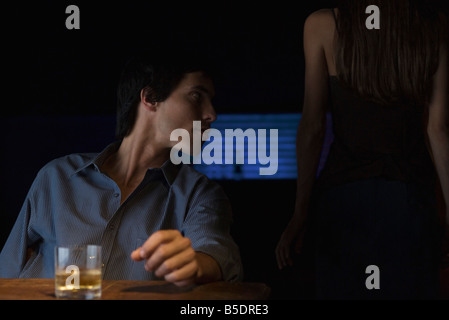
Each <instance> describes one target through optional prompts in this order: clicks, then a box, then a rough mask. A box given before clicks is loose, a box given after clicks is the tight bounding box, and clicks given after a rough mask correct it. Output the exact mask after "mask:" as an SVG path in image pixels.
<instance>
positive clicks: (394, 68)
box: [335, 0, 447, 104]
mask: <svg viewBox="0 0 449 320" xmlns="http://www.w3.org/2000/svg"><path fill="white" fill-rule="evenodd" d="M369 5H376V6H377V7H378V8H379V12H380V15H379V17H380V29H367V27H366V26H365V21H366V19H367V18H368V17H369V14H367V13H365V10H366V8H367V6H369ZM338 9H339V12H338V18H337V32H338V37H337V42H336V45H337V46H336V50H335V53H336V56H335V63H336V68H337V75H338V78H339V80H340V81H341V82H342V83H343V84H344V85H346V86H348V87H350V88H353V89H355V90H356V92H358V93H359V95H361V96H362V97H366V98H369V99H371V100H373V101H376V102H380V103H383V104H388V103H394V102H397V101H398V100H400V101H404V99H405V100H406V101H413V102H415V103H419V104H426V103H428V101H429V99H430V94H431V87H432V78H433V75H434V73H435V72H436V70H437V67H438V59H439V46H440V43H441V41H443V39H446V37H447V24H445V23H446V22H445V21H446V19H443V15H442V14H441V12H439V11H438V7H437V6H435V5H434V2H432V1H424V0H421V1H420V0H342V1H340V2H339V5H338Z"/></svg>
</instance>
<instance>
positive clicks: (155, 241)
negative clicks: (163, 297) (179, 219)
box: [131, 230, 222, 286]
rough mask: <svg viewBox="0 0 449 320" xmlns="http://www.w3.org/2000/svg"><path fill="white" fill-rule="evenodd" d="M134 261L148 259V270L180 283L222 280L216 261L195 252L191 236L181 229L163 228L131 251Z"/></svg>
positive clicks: (181, 284) (146, 262)
mask: <svg viewBox="0 0 449 320" xmlns="http://www.w3.org/2000/svg"><path fill="white" fill-rule="evenodd" d="M131 258H132V259H133V260H134V261H141V260H145V270H147V271H148V272H154V274H155V275H156V276H157V277H164V278H165V280H167V281H169V282H173V283H174V284H176V285H178V286H184V285H189V284H194V283H206V282H212V281H219V280H222V274H221V270H220V267H219V266H218V263H217V261H215V259H214V258H212V257H211V256H209V255H207V254H204V253H201V252H195V251H194V249H193V248H192V243H191V241H190V239H188V238H186V237H184V236H183V235H182V234H181V232H179V231H178V230H160V231H157V232H155V233H153V234H152V235H151V236H150V237H149V238H148V240H147V241H145V243H144V244H143V245H142V246H141V247H140V248H137V249H136V250H134V251H133V252H132V253H131Z"/></svg>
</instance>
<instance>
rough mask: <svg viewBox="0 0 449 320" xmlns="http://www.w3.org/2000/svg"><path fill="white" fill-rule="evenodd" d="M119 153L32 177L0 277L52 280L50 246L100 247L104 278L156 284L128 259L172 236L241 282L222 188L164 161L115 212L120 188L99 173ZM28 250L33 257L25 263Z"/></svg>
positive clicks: (56, 165)
mask: <svg viewBox="0 0 449 320" xmlns="http://www.w3.org/2000/svg"><path fill="white" fill-rule="evenodd" d="M118 146H119V143H112V144H111V145H109V146H108V147H107V148H106V149H105V150H104V151H103V152H101V153H100V154H71V155H68V156H65V157H62V158H58V159H55V160H53V161H51V162H49V163H48V164H47V165H46V166H44V167H43V168H42V169H41V170H40V171H39V173H38V174H37V177H36V179H35V180H34V182H33V184H32V186H31V188H30V190H29V192H28V195H27V197H26V199H25V202H24V204H23V206H22V209H21V211H20V213H19V216H18V218H17V221H16V223H15V225H14V227H13V229H12V231H11V234H10V235H9V237H8V239H7V241H6V243H5V245H4V248H3V250H2V252H1V254H0V278H53V277H54V248H55V246H56V245H72V244H81V243H85V244H97V245H101V246H102V259H103V278H104V279H126V280H153V279H157V278H156V277H155V276H154V274H153V273H152V272H147V271H146V270H145V269H144V262H143V261H140V262H135V261H133V260H132V259H131V258H130V254H131V252H132V251H133V250H134V249H136V248H137V247H139V246H141V245H142V244H143V243H144V242H145V241H146V240H147V239H148V237H149V236H150V235H151V234H152V233H153V232H155V231H157V230H162V229H177V230H179V231H181V233H182V234H183V235H184V236H185V237H188V238H189V239H190V240H191V243H192V247H193V249H195V250H196V251H200V252H203V253H206V254H208V255H210V256H212V257H213V258H214V259H215V260H216V261H217V262H218V264H219V266H220V267H221V271H222V273H223V277H224V280H226V281H237V280H241V279H242V265H241V260H240V254H239V250H238V247H237V245H236V244H235V242H234V241H233V239H232V237H231V236H230V226H231V222H232V216H231V207H230V203H229V200H228V198H227V197H226V195H225V194H224V192H223V190H222V189H221V187H220V186H219V185H218V184H217V183H215V182H213V181H211V180H209V179H208V178H207V177H206V176H205V175H203V174H201V173H199V172H197V171H195V170H194V169H193V168H192V167H190V166H188V165H182V164H181V165H174V164H173V163H171V162H170V160H168V161H167V162H165V163H164V165H163V166H162V167H161V168H154V169H148V171H147V173H146V175H145V177H144V179H143V181H142V182H141V184H140V185H139V186H138V187H137V189H136V190H135V191H134V192H133V193H132V194H131V195H130V196H129V197H128V199H126V200H125V201H124V202H123V204H121V205H120V199H121V193H120V189H119V187H118V186H117V184H116V183H115V182H114V181H113V180H112V179H111V178H109V177H108V176H107V175H106V174H104V173H102V172H101V171H100V170H99V166H100V165H101V164H102V162H103V161H104V160H105V159H106V158H107V157H108V156H109V155H110V154H111V153H113V152H115V151H116V150H117V148H118ZM28 247H33V249H34V250H33V253H32V255H31V257H30V258H29V259H28V260H27V248H28Z"/></svg>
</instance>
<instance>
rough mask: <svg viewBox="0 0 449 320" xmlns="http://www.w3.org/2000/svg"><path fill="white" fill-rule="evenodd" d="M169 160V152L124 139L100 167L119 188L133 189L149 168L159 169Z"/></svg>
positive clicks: (146, 142)
mask: <svg viewBox="0 0 449 320" xmlns="http://www.w3.org/2000/svg"><path fill="white" fill-rule="evenodd" d="M169 158H170V150H164V149H162V148H158V146H156V145H154V144H152V143H151V142H150V141H145V140H142V139H137V137H134V136H128V137H125V138H124V139H123V141H122V143H121V145H120V147H119V149H118V150H117V152H115V153H113V154H112V155H111V156H109V157H108V158H107V159H106V160H105V162H104V163H103V165H102V171H104V172H105V173H107V174H108V175H109V176H110V177H111V178H112V179H113V180H114V181H115V182H116V183H117V184H118V185H119V186H120V187H122V186H123V187H126V188H135V187H137V186H138V185H139V184H140V182H141V181H142V180H143V178H144V176H145V174H146V172H147V170H148V169H149V168H160V167H161V166H162V165H163V164H164V163H165V162H166V161H167V160H168V159H169Z"/></svg>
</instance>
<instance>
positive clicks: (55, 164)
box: [40, 153, 98, 175]
mask: <svg viewBox="0 0 449 320" xmlns="http://www.w3.org/2000/svg"><path fill="white" fill-rule="evenodd" d="M97 155H98V154H97V153H72V154H68V155H64V156H61V157H58V158H55V159H53V160H50V161H49V162H47V163H46V164H45V165H44V166H43V167H42V168H41V170H40V173H41V174H42V173H49V172H59V173H62V174H64V173H65V174H68V175H70V174H72V173H74V172H75V171H77V170H79V169H80V168H82V167H83V166H85V165H87V164H88V163H90V162H92V161H93V160H94V159H95V157H96V156H97Z"/></svg>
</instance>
